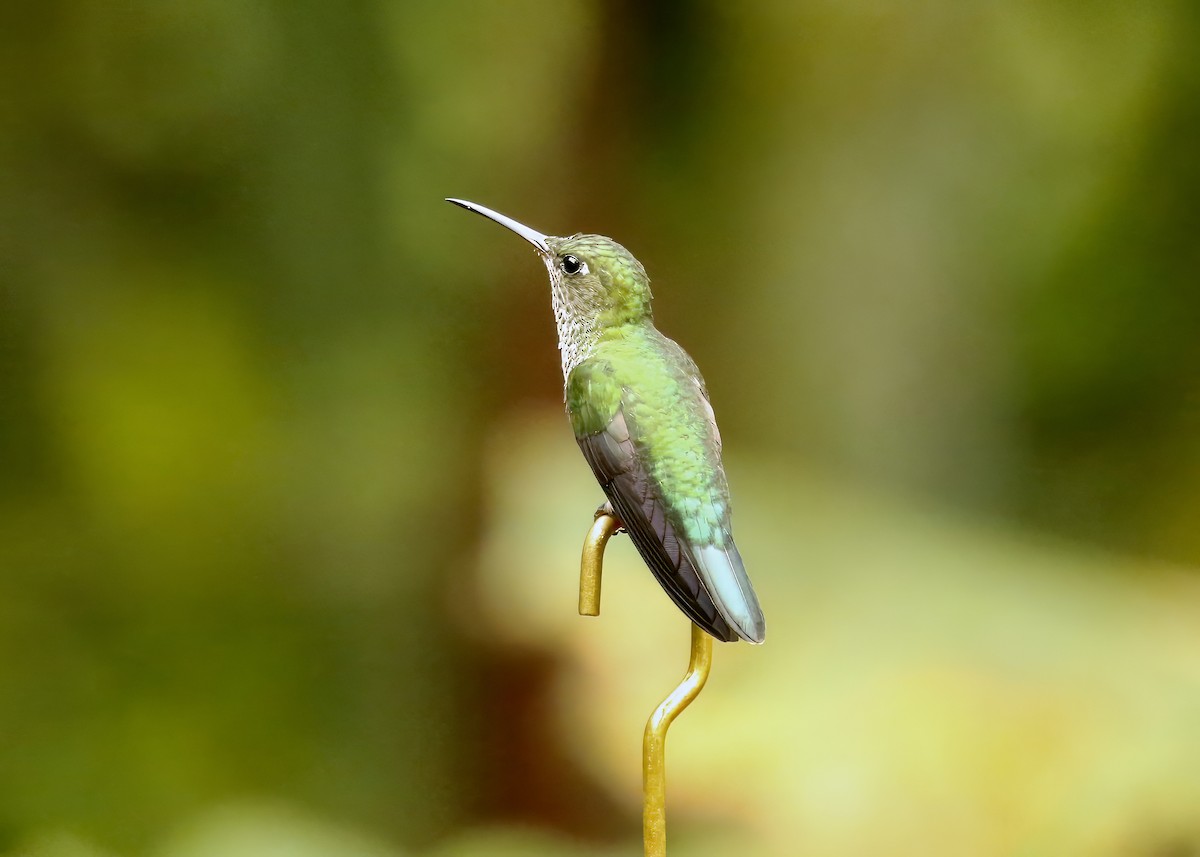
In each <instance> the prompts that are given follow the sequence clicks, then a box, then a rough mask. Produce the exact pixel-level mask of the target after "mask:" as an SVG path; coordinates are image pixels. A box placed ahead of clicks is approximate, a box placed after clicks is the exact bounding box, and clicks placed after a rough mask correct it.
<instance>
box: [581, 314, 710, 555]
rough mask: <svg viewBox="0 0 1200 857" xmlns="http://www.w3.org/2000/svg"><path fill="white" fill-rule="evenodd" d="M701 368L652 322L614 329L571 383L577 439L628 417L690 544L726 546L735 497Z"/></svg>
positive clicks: (643, 455) (641, 457)
mask: <svg viewBox="0 0 1200 857" xmlns="http://www.w3.org/2000/svg"><path fill="white" fill-rule="evenodd" d="M702 385H703V382H702V381H701V379H700V373H699V371H698V370H697V369H696V364H695V363H693V362H692V359H691V358H690V357H688V355H687V354H686V353H685V352H684V350H683V349H682V348H680V347H679V346H678V345H677V344H676V343H674V342H673V341H671V340H670V339H667V337H665V336H663V335H662V334H661V333H659V332H658V330H657V329H656V328H654V327H653V326H652V325H651V324H650V323H649V322H648V321H643V322H640V323H637V322H633V323H627V324H624V325H621V326H618V327H610V328H606V329H605V330H604V332H603V334H602V335H601V336H600V337H599V339H598V340H597V342H596V344H595V347H594V349H593V350H592V352H591V355H590V356H589V357H587V358H586V359H585V360H584V361H583V362H581V363H580V364H579V365H578V366H576V367H575V368H574V369H573V370H572V371H571V373H570V374H569V376H568V377H567V413H568V414H569V415H570V417H571V427H572V428H573V429H574V431H575V436H576V438H581V437H586V436H588V435H593V434H596V433H597V432H600V431H603V430H604V429H605V428H606V427H607V426H608V424H609V423H610V422H611V421H612V419H613V417H614V416H616V414H617V412H618V411H619V410H621V409H622V408H623V409H624V412H625V417H626V420H627V421H628V422H629V423H631V424H632V425H633V426H636V429H634V430H633V431H632V432H631V433H632V434H633V442H634V448H635V449H636V451H637V455H638V458H639V460H640V461H641V463H642V465H643V466H644V467H645V468H646V470H647V473H648V475H649V477H650V479H651V480H652V481H653V482H654V484H655V485H656V486H657V487H658V490H659V491H660V495H661V499H662V501H663V503H664V505H665V506H666V507H667V509H668V510H669V512H670V514H671V517H672V518H673V519H674V520H676V521H678V522H679V525H680V527H681V529H682V530H683V532H682V533H681V535H685V536H686V537H687V539H688V540H689V541H690V542H693V543H695V544H697V545H712V544H715V545H718V546H723V545H724V538H725V533H724V530H723V525H724V524H725V519H726V518H727V511H728V506H729V489H728V487H727V485H726V481H725V474H724V472H723V470H722V467H721V459H720V441H719V439H716V440H714V438H713V436H712V435H713V428H714V426H713V424H712V422H711V421H710V419H709V417H708V412H707V404H706V401H705V398H704V392H703V386H702Z"/></svg>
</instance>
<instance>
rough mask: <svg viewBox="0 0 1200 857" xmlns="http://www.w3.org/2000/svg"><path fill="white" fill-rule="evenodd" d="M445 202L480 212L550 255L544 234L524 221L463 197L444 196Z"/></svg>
mask: <svg viewBox="0 0 1200 857" xmlns="http://www.w3.org/2000/svg"><path fill="white" fill-rule="evenodd" d="M446 202H452V203H454V204H455V205H461V206H462V207H463V208H465V209H466V210H467V211H473V212H475V213H476V214H482V215H483V216H484V217H486V218H488V219H489V220H494V221H496V222H497V223H499V224H500V225H501V226H507V227H508V228H509V229H511V230H512V231H513V232H515V233H517V234H518V235H520V236H521V237H522V238H524V239H525V240H526V241H528V242H529V243H530V244H532V245H533V246H534V247H536V248H537V249H538V252H539V253H541V254H542V255H543V256H549V255H550V247H549V245H548V244H546V236H545V235H543V234H542V233H540V232H538V231H537V230H536V229H530V228H529V227H528V226H526V225H525V224H524V223H517V221H515V220H513V219H512V218H511V217H505V216H504V215H503V214H501V213H500V212H498V211H492V210H491V209H490V208H486V207H484V206H482V205H480V204H479V203H477V202H467V201H466V200H465V199H451V198H449V197H447V198H446Z"/></svg>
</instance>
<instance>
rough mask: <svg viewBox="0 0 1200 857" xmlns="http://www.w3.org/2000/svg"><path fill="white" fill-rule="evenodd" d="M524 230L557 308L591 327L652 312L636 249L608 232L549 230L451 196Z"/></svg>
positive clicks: (642, 317)
mask: <svg viewBox="0 0 1200 857" xmlns="http://www.w3.org/2000/svg"><path fill="white" fill-rule="evenodd" d="M447 201H448V202H452V203H454V204H455V205H460V206H462V207H463V208H465V209H467V210H468V211H474V212H476V213H477V214H482V215H483V216H484V217H487V218H489V219H491V220H494V221H496V222H497V223H499V224H500V225H502V226H506V227H508V228H509V229H511V230H512V231H513V232H515V233H517V234H518V235H520V236H521V237H522V238H524V239H525V240H526V241H528V242H529V243H530V244H532V245H533V246H534V247H535V248H537V251H538V254H539V255H540V256H541V257H542V260H543V261H544V262H545V264H546V270H547V271H548V272H549V274H550V288H551V291H552V293H553V295H554V298H555V304H556V310H557V309H558V308H559V307H560V306H561V307H562V309H563V310H565V311H566V312H567V313H568V314H569V315H570V316H571V317H573V318H575V319H578V320H579V321H581V322H583V323H585V324H587V325H588V326H591V327H596V328H606V327H614V326H617V325H621V324H627V323H630V322H637V321H642V320H645V319H649V318H650V300H651V294H650V278H649V277H647V276H646V269H645V268H643V267H642V263H641V262H639V261H638V260H637V259H635V258H634V256H633V254H632V253H630V252H629V251H628V250H626V249H625V248H624V247H622V246H621V245H620V244H618V243H617V242H616V241H613V240H612V239H611V238H605V237H604V236H603V235H572V236H570V237H567V238H558V237H556V236H554V235H543V234H542V233H540V232H538V231H537V230H535V229H530V228H529V227H528V226H526V225H524V224H523V223H518V222H517V221H515V220H513V219H512V218H510V217H506V216H505V215H503V214H500V213H499V212H496V211H492V210H491V209H489V208H485V207H484V206H482V205H478V204H477V203H474V202H466V201H465V200H460V199H450V200H447Z"/></svg>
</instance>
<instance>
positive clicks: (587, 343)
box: [543, 256, 603, 384]
mask: <svg viewBox="0 0 1200 857" xmlns="http://www.w3.org/2000/svg"><path fill="white" fill-rule="evenodd" d="M543 261H545V263H546V270H547V271H548V272H549V273H550V301H551V303H552V304H553V306H554V326H555V327H556V328H557V329H558V351H559V354H560V355H561V357H562V371H563V383H564V384H565V383H566V380H567V378H568V376H570V374H571V370H572V369H574V368H575V367H576V366H578V365H579V364H580V363H582V362H583V361H584V360H586V359H587V358H588V357H589V356H591V354H592V351H593V350H594V349H595V347H596V342H597V341H598V340H599V338H600V324H599V315H600V312H601V310H602V309H603V307H602V306H601V305H600V303H599V301H598V300H596V295H594V294H590V293H585V294H579V293H577V292H572V291H571V290H570V289H568V288H567V286H566V283H565V282H564V281H563V275H562V272H561V271H559V269H558V263H557V260H556V259H554V257H550V256H546V257H543Z"/></svg>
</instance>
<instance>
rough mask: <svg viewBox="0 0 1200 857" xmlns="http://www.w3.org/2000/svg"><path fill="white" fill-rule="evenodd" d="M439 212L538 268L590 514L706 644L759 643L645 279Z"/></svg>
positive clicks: (714, 460)
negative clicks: (629, 548) (593, 504)
mask: <svg viewBox="0 0 1200 857" xmlns="http://www.w3.org/2000/svg"><path fill="white" fill-rule="evenodd" d="M446 201H447V202H452V203H454V204H455V205H459V206H462V207H463V208H465V209H467V210H468V211H474V212H475V213H477V214H482V215H483V216H484V217H487V218H489V219H491V220H494V221H495V222H496V223H499V224H500V225H501V226H505V227H507V228H509V229H511V230H512V231H513V232H515V233H517V234H518V235H520V236H521V237H522V238H524V239H525V240H526V241H528V242H529V243H530V244H532V245H533V246H534V247H535V248H536V249H537V252H538V254H539V255H540V256H541V258H542V261H543V262H544V263H545V265H546V270H547V271H548V272H549V274H550V297H551V302H552V304H553V307H554V320H555V324H556V327H557V328H558V349H559V352H560V354H561V356H562V371H563V381H564V392H565V400H566V406H567V415H568V416H569V417H570V420H571V428H572V429H573V430H574V432H575V440H576V442H577V443H578V444H579V448H580V449H581V450H582V451H583V457H584V458H585V459H587V463H588V464H589V465H590V466H591V469H592V473H593V474H594V475H595V477H596V480H597V481H598V482H599V483H600V487H601V489H603V491H604V494H605V496H606V497H607V498H608V504H607V506H606V507H602V508H604V509H605V511H611V512H612V513H613V514H614V516H615V517H616V518H617V519H618V520H619V521H620V523H621V527H622V529H624V530H625V531H626V532H627V533H629V536H630V538H631V539H632V541H633V544H634V546H635V547H636V548H637V550H638V553H639V554H640V555H641V557H642V559H643V560H644V561H645V563H646V565H647V566H649V568H650V571H651V572H653V573H654V576H655V578H657V580H658V582H659V584H661V585H662V588H663V589H664V590H665V591H666V593H667V595H669V596H670V597H671V600H672V601H674V602H675V604H676V606H677V607H679V609H680V610H682V611H683V612H684V613H685V614H686V615H687V617H688V618H689V619H691V620H692V621H693V622H694V623H696V624H697V625H698V626H700V627H701V628H702V629H704V630H705V631H707V632H708V633H709V634H711V635H712V636H713V637H715V638H717V639H718V640H722V641H725V642H734V641H736V640H739V639H741V640H746V641H747V642H750V643H756V644H757V643H761V642H762V641H763V640H764V639H765V638H766V621H765V619H764V618H763V613H762V608H761V607H760V606H759V604H758V597H757V596H756V595H755V594H754V587H753V585H751V583H750V578H749V577H748V576H747V574H746V569H745V566H744V565H743V564H742V557H741V555H740V554H739V553H738V549H737V546H736V545H735V544H734V543H733V532H732V526H731V519H730V504H729V485H728V482H727V481H726V478H725V468H724V465H723V464H722V461H721V433H720V432H719V431H718V430H717V422H716V418H715V417H714V415H713V409H712V405H711V404H710V403H709V398H708V388H707V387H706V386H705V383H704V378H703V377H701V375H700V370H699V369H697V368H696V363H695V361H693V360H692V358H691V357H689V356H688V354H687V352H685V351H684V350H683V349H682V348H681V347H680V346H679V345H677V344H676V343H675V342H674V341H673V340H671V339H668V338H667V337H666V336H664V335H663V334H661V333H659V331H658V329H657V328H656V327H655V326H654V320H653V316H652V314H651V311H650V301H651V295H650V278H649V277H648V276H647V275H646V269H645V268H643V267H642V264H641V262H639V261H638V260H637V259H635V258H634V256H633V254H631V253H630V252H629V251H628V250H626V249H625V248H624V247H622V246H621V245H620V244H618V243H617V242H616V241H613V240H612V239H611V238H606V237H604V236H603V235H581V234H576V235H571V236H569V237H565V238H560V237H556V236H553V235H543V234H542V233H540V232H538V231H537V230H535V229H531V228H530V227H528V226H525V225H524V224H522V223H518V222H517V221H515V220H513V219H512V218H510V217H506V216H505V215H503V214H500V213H499V212H496V211H492V210H491V209H489V208H485V207H484V206H482V205H479V204H477V203H474V202H468V201H466V200H462V199H447V200H446Z"/></svg>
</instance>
